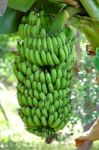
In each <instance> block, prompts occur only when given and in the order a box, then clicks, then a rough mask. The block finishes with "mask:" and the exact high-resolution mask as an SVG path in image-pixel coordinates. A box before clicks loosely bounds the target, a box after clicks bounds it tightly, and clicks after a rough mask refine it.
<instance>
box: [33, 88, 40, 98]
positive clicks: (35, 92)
mask: <svg viewBox="0 0 99 150" xmlns="http://www.w3.org/2000/svg"><path fill="white" fill-rule="evenodd" d="M34 96H35V98H37V99H39V98H40V95H39V93H38V91H37V90H34Z"/></svg>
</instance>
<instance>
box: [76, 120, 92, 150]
mask: <svg viewBox="0 0 99 150" xmlns="http://www.w3.org/2000/svg"><path fill="white" fill-rule="evenodd" d="M92 124H93V122H92V123H90V124H87V125H85V126H84V131H88V130H89V129H90V127H91V126H92ZM92 144H93V142H91V141H86V142H85V143H84V144H83V145H82V146H81V147H79V148H78V149H77V150H90V148H91V147H92Z"/></svg>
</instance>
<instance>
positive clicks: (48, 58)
mask: <svg viewBox="0 0 99 150" xmlns="http://www.w3.org/2000/svg"><path fill="white" fill-rule="evenodd" d="M46 58H47V62H48V64H49V65H50V66H54V62H53V60H52V57H51V53H50V52H47V54H46Z"/></svg>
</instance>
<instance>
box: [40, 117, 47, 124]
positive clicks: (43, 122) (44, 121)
mask: <svg viewBox="0 0 99 150" xmlns="http://www.w3.org/2000/svg"><path fill="white" fill-rule="evenodd" d="M41 122H42V125H43V126H47V121H46V118H45V117H44V116H42V117H41Z"/></svg>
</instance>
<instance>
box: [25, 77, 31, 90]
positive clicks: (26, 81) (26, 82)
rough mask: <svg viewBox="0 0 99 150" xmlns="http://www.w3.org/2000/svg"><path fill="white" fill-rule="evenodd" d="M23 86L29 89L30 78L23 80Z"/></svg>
mask: <svg viewBox="0 0 99 150" xmlns="http://www.w3.org/2000/svg"><path fill="white" fill-rule="evenodd" d="M25 86H26V87H27V88H28V89H30V88H31V82H30V80H28V79H27V80H25Z"/></svg>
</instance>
